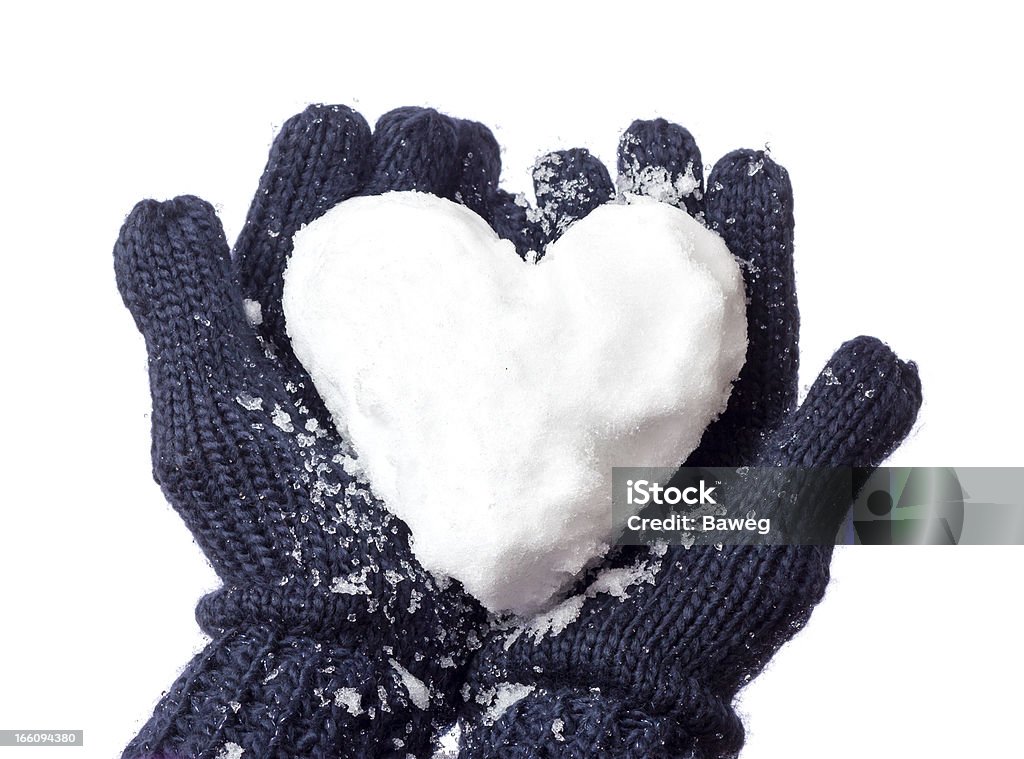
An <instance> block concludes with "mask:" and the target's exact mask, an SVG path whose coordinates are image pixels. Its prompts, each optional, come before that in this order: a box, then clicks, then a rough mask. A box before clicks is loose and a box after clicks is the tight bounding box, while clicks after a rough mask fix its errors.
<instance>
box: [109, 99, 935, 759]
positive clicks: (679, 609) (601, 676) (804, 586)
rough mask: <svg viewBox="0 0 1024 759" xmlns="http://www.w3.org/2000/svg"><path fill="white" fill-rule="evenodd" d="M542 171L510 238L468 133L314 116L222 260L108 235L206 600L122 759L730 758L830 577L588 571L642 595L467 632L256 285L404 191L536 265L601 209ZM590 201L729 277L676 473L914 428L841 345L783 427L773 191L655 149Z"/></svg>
mask: <svg viewBox="0 0 1024 759" xmlns="http://www.w3.org/2000/svg"><path fill="white" fill-rule="evenodd" d="M557 155H558V156H559V159H558V160H547V161H543V162H542V164H543V166H544V176H543V180H544V181H543V182H537V204H538V207H537V208H536V209H529V208H527V207H525V205H524V204H523V203H522V202H521V201H517V199H516V198H514V197H513V196H511V195H510V194H508V193H507V192H504V191H502V190H500V189H498V175H499V170H500V158H499V148H498V145H497V143H496V142H495V139H494V137H493V135H492V134H491V133H490V131H489V130H488V129H487V128H486V127H483V126H482V125H480V124H477V123H474V122H469V121H463V120H458V119H452V118H448V117H446V116H443V115H440V114H438V113H437V112H435V111H432V110H429V109H418V108H403V109H399V110H396V111H392V112H391V113H388V114H386V115H385V116H383V117H381V119H380V120H379V121H378V123H377V126H376V129H374V130H373V132H372V133H371V130H370V128H369V126H368V125H367V123H366V121H365V120H364V119H363V118H362V117H361V116H360V115H359V114H358V113H356V112H354V111H352V110H350V109H349V108H346V107H342V106H313V107H310V108H308V109H306V110H305V111H304V112H302V113H300V114H298V115H296V116H295V117H293V118H292V119H290V120H289V121H288V122H287V123H286V124H285V125H284V127H283V129H282V131H281V133H280V135H279V136H278V137H277V139H276V141H275V143H274V145H273V147H272V149H271V153H270V158H269V162H268V164H267V167H266V170H265V172H264V174H263V177H262V179H261V181H260V184H259V188H258V190H257V192H256V196H255V198H254V200H253V202H252V206H251V208H250V210H249V215H248V219H247V221H246V223H245V227H244V229H243V231H242V233H241V235H240V237H239V239H238V241H237V243H236V245H235V248H234V255H232V254H231V252H230V251H229V248H228V245H227V242H226V241H225V237H224V232H223V229H222V227H221V224H220V222H219V220H218V219H217V216H216V214H215V212H214V209H213V208H212V207H211V206H210V205H209V204H208V203H206V202H204V201H202V200H200V199H198V198H195V197H189V196H185V197H179V198H175V199H174V200H170V201H166V202H156V201H152V200H147V201H143V202H141V203H139V204H138V205H137V206H136V207H135V208H134V210H133V211H132V212H131V214H130V215H129V216H128V218H127V220H126V221H125V224H124V227H123V229H122V230H121V234H120V236H119V239H118V241H117V243H116V246H115V249H114V261H115V268H116V274H117V281H118V285H119V288H120V290H121V293H122V295H123V297H124V301H125V303H126V304H127V306H128V308H129V309H130V311H131V313H132V315H133V316H134V318H135V321H136V324H137V325H138V328H139V330H140V331H141V332H142V334H143V335H144V337H145V341H146V347H147V350H148V353H149V374H150V384H151V390H152V399H153V416H152V422H153V465H154V474H155V477H156V479H157V481H158V482H159V484H160V485H161V487H162V488H163V490H164V492H165V493H166V495H167V497H168V499H169V500H170V502H171V503H172V504H173V505H174V507H175V509H176V510H177V511H178V512H179V513H180V514H181V516H182V518H183V519H184V520H185V522H186V524H187V525H188V527H189V529H190V530H191V532H192V534H193V535H194V536H195V539H196V541H197V542H198V543H199V545H200V547H201V548H202V550H203V551H204V552H205V554H206V555H207V557H208V558H209V560H210V562H211V563H212V565H213V567H214V569H215V570H216V572H217V574H218V575H219V577H220V578H221V580H222V581H223V587H222V588H221V589H219V590H217V591H215V592H213V593H211V594H209V595H208V596H206V597H204V598H203V599H202V600H201V601H200V603H199V606H198V609H197V613H196V616H197V619H198V621H199V624H200V626H201V627H202V629H203V630H204V631H205V632H206V633H208V634H209V635H210V637H211V638H212V640H211V642H210V643H209V645H208V646H206V648H205V649H204V650H203V651H202V652H201V653H200V654H199V655H197V656H196V657H195V658H194V659H193V661H192V662H191V663H190V664H189V665H188V666H187V668H186V669H185V670H184V672H183V673H182V675H181V676H180V677H179V678H178V680H177V681H176V682H175V683H174V685H173V686H172V687H171V688H170V690H169V691H168V692H167V693H166V694H165V695H164V697H163V698H162V700H161V701H160V703H159V704H158V706H157V707H156V710H155V712H154V714H153V716H152V718H151V719H150V720H149V721H148V722H147V723H146V725H145V727H143V729H142V731H141V732H140V733H139V735H138V736H137V737H136V738H135V739H134V740H133V741H132V742H131V744H130V745H129V746H128V747H127V748H126V749H125V752H124V757H125V759H136V758H138V757H161V758H162V759H175V758H180V759H185V758H188V759H200V758H202V759H213V758H215V757H221V759H237V757H239V756H245V757H252V758H253V759H257V758H258V759H271V758H272V757H310V758H321V757H322V758H323V759H328V758H329V759H339V758H340V757H360V758H362V759H365V758H366V757H396V758H398V757H401V758H403V759H404V758H405V757H408V756H415V757H426V756H429V755H430V752H431V750H432V748H431V747H432V740H433V739H434V736H436V734H437V732H438V731H439V730H442V729H444V728H445V727H446V726H448V725H450V724H452V723H453V722H454V721H456V720H457V721H458V723H459V725H460V726H461V732H462V738H461V754H460V756H465V757H474V758H475V757H535V756H536V757H563V756H564V757H591V756H607V757H637V758H639V757H644V758H646V759H654V758H656V757H703V758H705V759H710V758H711V757H724V756H732V755H735V754H736V752H738V751H739V749H740V747H741V745H742V741H743V727H742V725H741V723H740V720H739V718H738V717H737V715H736V713H735V711H734V710H733V707H732V705H731V703H732V700H733V698H734V696H735V695H736V693H737V691H738V690H739V689H740V688H741V687H742V686H743V685H744V684H745V683H747V682H749V680H750V679H751V678H752V677H754V676H755V675H756V674H758V672H759V671H760V670H761V669H762V668H763V666H764V665H765V663H766V662H767V661H768V659H769V658H770V657H771V656H772V654H773V653H774V652H775V651H776V650H777V649H778V648H779V646H781V645H782V644H783V643H784V642H785V641H786V640H788V639H789V638H790V637H791V636H793V635H794V634H795V633H796V632H797V631H798V630H799V629H800V628H801V626H802V625H803V624H804V623H805V622H806V620H807V618H808V616H809V614H810V612H811V610H812V608H813V607H814V606H815V604H817V603H818V601H819V600H820V599H821V597H822V595H823V593H824V590H825V586H826V583H827V581H828V570H829V562H830V558H831V548H830V547H828V546H800V547H794V546H732V547H729V546H726V547H724V548H721V549H716V548H713V547H706V548H700V547H694V548H691V549H689V550H687V549H685V548H683V547H681V546H673V547H669V548H668V549H667V550H664V549H662V550H651V549H647V548H644V547H635V548H628V549H624V550H623V551H622V552H621V553H619V554H617V555H616V556H615V557H614V558H613V559H610V560H609V566H611V567H612V568H615V567H620V568H624V569H626V570H629V569H631V568H640V569H641V570H642V571H643V572H644V573H646V574H645V577H646V578H647V579H646V580H645V581H643V582H639V583H637V584H635V585H633V586H632V587H630V588H629V591H628V593H619V594H610V593H602V592H596V591H595V590H594V589H593V588H589V589H588V588H586V587H583V588H581V589H580V595H579V596H578V597H575V598H573V599H571V603H572V604H573V609H574V611H575V613H574V615H573V616H572V618H570V619H567V620H566V621H565V624H564V629H557V628H555V627H554V626H553V625H551V624H549V625H548V629H546V630H545V629H544V628H543V627H535V628H526V629H525V630H524V629H523V628H516V627H514V626H513V627H509V626H507V625H506V626H503V627H502V628H501V629H491V630H490V631H488V629H487V625H486V618H485V617H486V615H485V614H484V612H483V610H482V608H481V607H480V605H479V604H478V603H477V602H476V601H474V599H472V598H471V597H469V596H468V595H467V594H466V593H464V592H463V591H462V589H461V588H460V586H459V585H458V583H455V582H446V581H442V580H439V579H438V578H435V577H433V576H431V575H430V574H429V573H427V572H425V571H424V570H423V569H422V568H421V567H420V566H419V564H418V563H417V561H416V559H415V557H414V556H413V554H412V552H411V550H410V547H409V532H408V529H407V528H406V526H405V525H404V524H403V523H402V522H401V521H399V520H398V519H396V518H395V517H394V516H392V515H391V514H389V512H388V511H386V510H385V509H384V507H383V506H382V504H381V503H380V501H379V500H378V499H377V498H376V497H375V496H374V494H373V492H372V491H371V490H370V489H368V486H367V485H366V484H365V483H363V482H361V481H359V480H358V479H356V478H354V477H353V476H351V475H350V474H349V473H348V472H347V471H346V469H345V466H344V464H345V461H346V456H348V455H349V454H350V450H349V448H348V445H347V443H346V442H345V441H344V440H341V439H339V437H338V436H337V434H336V432H335V430H334V428H333V426H332V425H331V423H330V419H329V416H328V414H327V413H326V411H325V409H324V407H323V404H322V402H321V401H320V399H319V398H318V396H317V393H316V391H315V389H314V387H313V385H312V382H311V381H310V379H309V377H308V375H307V374H306V373H305V371H304V370H303V368H302V366H301V365H300V364H299V363H298V361H297V360H296V359H295V357H294V355H293V354H292V352H291V350H290V348H289V341H288V338H287V336H286V332H285V324H284V316H283V313H282V310H281V289H282V273H283V270H284V268H285V265H286V262H287V260H288V256H289V254H290V251H291V238H292V235H293V233H294V232H295V231H296V230H297V229H299V228H300V227H301V226H302V225H303V224H306V223H308V222H310V221H312V220H313V219H315V218H317V217H318V216H319V215H320V214H322V213H324V212H325V211H327V210H328V209H329V208H331V207H332V206H334V205H335V204H337V203H339V202H341V201H343V200H345V199H347V198H350V197H352V196H355V195H367V194H378V193H383V192H387V191H391V190H419V191H423V192H429V193H434V194H436V195H439V196H442V197H445V198H449V199H453V200H456V201H457V202H460V203H463V204H464V205H466V206H467V207H469V208H470V209H472V210H473V211H474V212H476V213H477V214H479V215H480V216H481V217H483V218H484V219H485V220H486V221H487V222H488V223H489V224H490V225H491V226H492V227H493V228H494V229H495V230H496V231H497V232H498V233H499V234H500V235H501V236H503V237H506V238H508V239H511V240H513V241H514V242H515V244H516V246H517V249H518V250H519V251H520V253H521V254H523V255H525V254H526V253H527V252H528V251H543V248H544V246H545V245H546V244H547V243H550V242H551V241H552V240H553V239H555V238H556V237H557V236H558V234H560V233H561V232H562V231H564V229H565V228H566V227H567V226H568V224H570V223H571V222H572V221H574V220H576V219H579V218H582V217H583V216H585V215H586V214H587V213H588V212H589V211H591V210H592V209H594V208H595V207H597V206H598V205H600V204H602V203H606V202H609V201H610V200H612V199H613V197H614V195H615V188H614V186H613V183H612V181H611V178H610V177H609V174H608V171H607V170H606V169H605V167H604V166H603V165H602V164H601V163H600V162H598V161H597V160H596V159H594V158H593V157H592V156H591V155H590V154H589V153H587V152H586V151H585V150H570V151H565V152H562V153H560V154H557ZM619 173H620V177H621V178H620V189H622V188H626V189H629V190H631V191H633V192H640V193H644V192H648V193H649V194H652V195H654V196H655V197H656V198H657V199H659V200H662V201H664V202H673V203H676V204H678V205H681V206H685V208H686V210H687V211H688V212H690V213H691V214H693V215H695V216H700V215H703V219H704V221H705V223H706V224H707V225H708V226H709V227H710V228H711V229H713V230H715V231H716V232H718V233H719V234H720V235H722V237H723V238H724V239H725V242H726V243H727V245H728V247H729V249H730V251H732V253H733V254H734V255H736V256H737V257H738V258H739V259H741V260H742V261H743V262H745V263H744V266H743V271H744V276H745V280H746V288H747V297H748V310H747V316H748V334H749V347H748V352H747V360H746V364H745V366H744V368H743V370H742V372H741V374H740V376H739V379H738V380H737V382H736V384H735V387H734V389H733V392H732V396H731V398H730V401H729V405H728V408H727V410H726V411H725V412H724V413H723V414H722V416H721V417H720V418H719V419H718V420H717V421H716V422H715V423H714V424H713V425H712V426H710V427H709V428H708V429H707V431H706V433H705V435H704V438H703V441H702V443H701V445H700V447H699V449H698V450H697V451H695V452H694V453H693V455H692V456H691V458H690V460H689V461H688V462H687V463H688V465H728V466H741V465H760V466H789V467H827V466H860V467H873V466H876V465H878V463H880V462H881V461H882V459H883V458H884V457H885V456H886V455H887V454H888V453H889V452H891V451H892V450H893V448H894V447H895V446H896V445H897V444H898V443H899V442H900V441H901V440H902V439H903V437H904V436H905V435H906V434H907V432H908V431H909V430H910V428H911V425H912V424H913V421H914V419H915V416H916V414H917V410H918V407H919V405H920V400H921V396H920V384H919V380H918V376H917V372H916V368H915V367H914V365H913V364H911V363H904V362H902V361H900V360H899V359H897V357H896V356H895V355H894V354H893V353H892V352H891V351H890V350H889V349H888V348H887V347H886V346H885V345H883V344H882V343H880V342H879V341H878V340H876V339H874V338H867V337H859V338H856V339H854V340H851V341H849V342H847V343H845V344H844V345H842V346H841V347H840V348H839V350H838V351H837V352H836V353H835V355H834V356H833V357H832V359H831V360H830V362H829V364H828V366H827V367H826V369H825V370H824V371H823V372H822V374H821V376H819V378H818V380H817V381H816V382H815V383H814V384H813V386H812V387H811V388H810V390H809V392H808V394H807V397H806V399H805V400H804V402H803V403H802V404H801V405H800V406H798V407H797V406H796V404H795V401H796V392H797V386H796V382H797V331H798V315H797V306H796V296H795V291H794V277H793V264H792V241H793V217H792V196H791V189H790V184H789V179H788V176H787V173H786V171H785V170H784V169H783V168H782V167H781V166H779V165H777V164H776V163H774V162H773V161H772V160H771V158H770V157H768V156H767V155H765V154H764V153H761V152H753V151H746V150H742V151H736V152H733V153H730V154H729V155H727V156H725V157H724V158H723V159H722V160H721V161H719V162H718V164H717V165H716V166H715V167H714V169H713V170H712V171H711V174H710V177H709V178H708V181H707V184H706V187H705V185H704V182H703V169H702V162H701V156H700V153H699V151H698V149H697V146H696V144H695V143H694V141H693V139H692V137H691V136H690V134H689V133H688V132H687V131H686V130H685V129H683V128H682V127H679V126H677V125H675V124H671V123H668V122H666V121H664V120H660V119H659V120H654V121H636V122H634V123H633V124H632V125H631V126H630V128H629V130H628V131H627V133H626V134H625V135H624V137H623V140H622V142H621V146H620V155H619ZM569 187H571V188H572V191H571V192H566V191H564V190H565V188H569ZM666 188H669V190H670V191H668V192H666ZM671 188H676V189H678V190H681V191H679V192H673V191H671ZM524 265H527V264H525V263H524ZM623 265H625V266H628V262H624V264H623ZM866 387H869V388H871V390H872V392H865V388H866ZM539 454H540V455H542V452H539ZM848 506H849V504H848V503H844V504H843V505H842V507H841V508H837V509H834V512H835V513H834V514H833V515H832V518H833V520H834V524H835V525H836V526H838V525H839V524H840V522H841V520H842V519H843V518H844V516H845V512H846V509H847V508H848Z"/></svg>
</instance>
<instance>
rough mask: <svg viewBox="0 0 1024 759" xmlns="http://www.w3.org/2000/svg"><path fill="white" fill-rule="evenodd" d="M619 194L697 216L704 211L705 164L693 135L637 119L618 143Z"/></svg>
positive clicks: (669, 125) (663, 123)
mask: <svg viewBox="0 0 1024 759" xmlns="http://www.w3.org/2000/svg"><path fill="white" fill-rule="evenodd" d="M618 168H619V181H618V189H619V192H620V193H632V194H635V195H646V196H647V197H649V198H653V199H654V200H657V201H660V202H662V203H668V204H670V205H673V206H676V207H677V208H682V209H684V210H685V211H686V212H687V213H689V214H690V215H691V216H694V217H697V216H698V215H699V214H700V213H701V212H702V211H703V210H704V203H703V200H704V164H703V162H702V161H701V157H700V150H699V149H698V147H697V142H696V141H695V140H694V139H693V136H692V135H691V134H690V133H689V131H687V130H686V129H684V128H683V127H681V126H679V125H678V124H673V123H672V122H671V121H666V120H665V119H653V120H650V121H645V120H641V119H637V120H636V121H634V122H633V123H632V124H630V125H629V128H628V129H626V131H625V132H623V134H622V138H621V139H620V140H619V156H618Z"/></svg>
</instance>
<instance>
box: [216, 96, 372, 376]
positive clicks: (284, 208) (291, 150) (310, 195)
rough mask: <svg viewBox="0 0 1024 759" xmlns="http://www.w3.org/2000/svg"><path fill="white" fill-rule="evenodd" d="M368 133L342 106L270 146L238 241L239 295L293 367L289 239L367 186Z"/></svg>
mask: <svg viewBox="0 0 1024 759" xmlns="http://www.w3.org/2000/svg"><path fill="white" fill-rule="evenodd" d="M369 146H370V127H369V125H368V124H367V123H366V120H365V119H364V118H363V117H362V116H361V115H359V114H358V113H356V112H355V111H353V110H352V109H350V108H348V107H346V106H343V105H311V106H309V107H308V108H306V110H304V111H302V112H301V113H298V114H296V115H295V116H292V117H291V118H290V119H288V121H286V122H285V124H284V126H283V127H281V131H280V132H279V133H278V135H277V137H276V138H275V139H274V144H273V146H272V147H271V149H270V157H269V158H268V159H267V165H266V168H265V169H264V170H263V175H262V176H261V177H260V182H259V186H258V188H257V190H256V194H255V195H254V196H253V199H252V204H251V205H250V207H249V214H248V216H247V217H246V220H245V226H243V228H242V232H241V234H240V235H239V236H238V240H237V241H236V242H235V261H236V265H237V267H238V276H239V282H240V284H241V287H242V296H243V297H244V298H247V299H249V300H251V301H253V302H254V303H257V304H259V307H260V309H261V314H260V319H259V321H260V323H259V324H258V325H257V329H258V331H259V333H260V334H261V335H263V337H264V338H266V339H267V340H269V341H270V343H271V344H272V345H273V346H274V347H275V349H276V350H277V351H278V352H281V353H284V354H286V356H287V358H288V359H289V360H287V361H286V362H285V363H286V364H289V365H290V364H293V363H295V362H294V358H293V357H291V355H290V354H291V350H290V348H289V346H288V340H287V339H286V337H285V325H284V314H283V313H282V311H281V288H282V284H283V282H282V273H283V271H284V267H285V264H286V263H287V260H288V256H289V255H290V254H291V249H292V235H294V234H295V232H296V231H297V230H298V229H299V228H300V227H301V226H303V225H304V224H308V223H309V222H311V221H313V219H315V218H317V217H318V216H320V215H321V214H323V213H324V212H325V211H327V210H328V209H330V208H331V207H332V206H334V205H336V204H337V203H340V202H341V201H343V200H346V199H348V198H350V197H352V196H353V195H355V194H356V193H357V192H358V191H359V190H360V188H361V187H362V183H363V180H364V175H365V174H366V171H367V159H368V157H369Z"/></svg>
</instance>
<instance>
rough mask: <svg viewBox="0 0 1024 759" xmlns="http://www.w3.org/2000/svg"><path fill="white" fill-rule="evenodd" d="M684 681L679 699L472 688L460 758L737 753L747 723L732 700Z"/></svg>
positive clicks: (698, 757) (653, 758) (635, 758)
mask: <svg viewBox="0 0 1024 759" xmlns="http://www.w3.org/2000/svg"><path fill="white" fill-rule="evenodd" d="M681 685H682V687H681V689H679V691H678V693H677V694H676V696H677V698H678V700H677V701H676V702H674V703H672V704H667V703H664V704H659V703H653V702H652V703H644V702H643V701H642V700H640V701H638V700H636V698H635V697H634V694H625V693H623V694H618V693H613V692H611V691H610V690H608V689H605V690H602V689H601V688H598V687H594V688H590V689H582V688H574V687H557V686H556V687H544V686H540V685H528V684H523V683H509V682H505V683H499V684H497V685H495V686H494V687H492V688H484V689H482V690H480V691H479V692H478V693H476V694H471V697H472V699H473V701H474V704H473V708H472V709H471V710H467V713H466V714H464V718H463V720H462V721H461V723H460V727H461V730H462V738H461V742H462V747H463V749H462V753H461V754H460V757H464V758H465V759H492V758H494V759H497V758H498V757H500V758H501V759H519V757H522V758H523V759H526V758H527V757H536V756H558V757H566V758H569V757H581V758H582V757H594V756H614V757H617V758H621V759H669V757H672V759H683V758H686V757H693V759H712V758H713V757H714V758H717V757H727V756H732V755H734V754H735V753H736V752H737V751H739V748H740V746H741V745H742V743H743V725H742V723H741V722H740V720H739V717H738V716H737V715H736V713H735V712H734V711H733V709H732V707H731V705H730V703H729V701H728V700H724V699H721V698H719V697H717V696H715V695H714V694H712V693H710V692H708V691H707V690H705V689H704V688H702V687H701V686H700V685H699V684H698V683H697V682H695V681H685V682H684V683H681Z"/></svg>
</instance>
